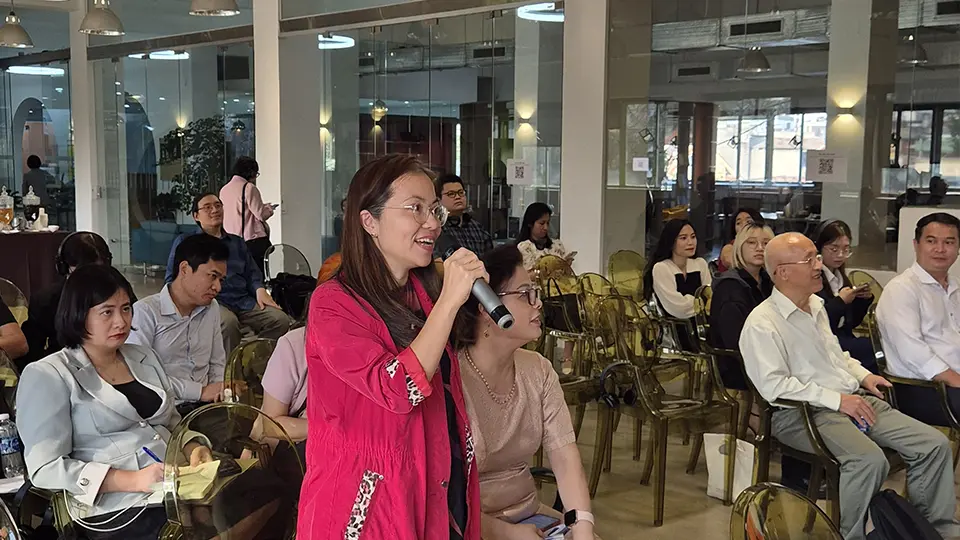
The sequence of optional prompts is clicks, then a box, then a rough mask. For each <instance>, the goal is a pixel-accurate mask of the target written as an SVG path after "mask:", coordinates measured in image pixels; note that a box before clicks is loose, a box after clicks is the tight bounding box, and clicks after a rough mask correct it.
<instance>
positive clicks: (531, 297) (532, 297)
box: [497, 287, 540, 306]
mask: <svg viewBox="0 0 960 540" xmlns="http://www.w3.org/2000/svg"><path fill="white" fill-rule="evenodd" d="M514 294H515V295H518V296H526V297H527V303H528V304H530V305H531V306H535V305H537V300H538V299H539V298H540V289H538V288H536V287H533V288H530V289H523V290H522V291H504V292H502V293H500V294H498V295H497V296H500V297H504V296H511V295H514Z"/></svg>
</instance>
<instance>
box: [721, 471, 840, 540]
mask: <svg viewBox="0 0 960 540" xmlns="http://www.w3.org/2000/svg"><path fill="white" fill-rule="evenodd" d="M842 538H843V537H842V536H840V531H838V530H837V528H836V527H835V526H834V525H833V523H832V522H831V521H830V519H829V518H828V517H827V515H826V514H825V513H823V510H821V509H820V507H818V506H817V505H816V504H815V503H814V502H813V501H811V500H810V499H808V498H806V497H804V496H803V495H801V494H799V493H797V492H796V491H793V490H791V489H789V488H786V487H783V486H781V485H779V484H774V483H763V484H757V485H754V486H750V487H748V488H747V489H745V490H744V491H743V493H741V494H740V496H739V497H737V502H736V503H734V505H733V511H732V512H731V513H730V540H786V539H789V540H841V539H842Z"/></svg>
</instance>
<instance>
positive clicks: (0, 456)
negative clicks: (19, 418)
mask: <svg viewBox="0 0 960 540" xmlns="http://www.w3.org/2000/svg"><path fill="white" fill-rule="evenodd" d="M0 465H3V476H4V477H5V478H16V477H18V476H24V475H25V474H26V473H27V466H26V465H25V464H24V463H23V445H21V444H20V435H18V434H17V426H16V424H14V423H13V422H12V421H11V420H10V415H9V414H6V413H4V414H0Z"/></svg>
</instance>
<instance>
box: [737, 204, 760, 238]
mask: <svg viewBox="0 0 960 540" xmlns="http://www.w3.org/2000/svg"><path fill="white" fill-rule="evenodd" d="M740 214H747V215H748V216H750V221H752V222H753V224H754V225H759V226H761V227H762V226H764V225H765V224H766V223H764V219H763V216H761V215H760V212H759V211H757V210H754V209H753V208H737V211H736V212H734V213H733V219H731V220H730V240H731V241H732V240H733V239H734V238H736V237H737V216H739V215H740Z"/></svg>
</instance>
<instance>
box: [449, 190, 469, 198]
mask: <svg viewBox="0 0 960 540" xmlns="http://www.w3.org/2000/svg"><path fill="white" fill-rule="evenodd" d="M443 194H444V195H445V196H447V197H450V198H451V199H459V198H460V197H464V196H466V194H467V192H466V191H464V190H462V189H458V190H457V191H444V192H443Z"/></svg>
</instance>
